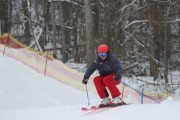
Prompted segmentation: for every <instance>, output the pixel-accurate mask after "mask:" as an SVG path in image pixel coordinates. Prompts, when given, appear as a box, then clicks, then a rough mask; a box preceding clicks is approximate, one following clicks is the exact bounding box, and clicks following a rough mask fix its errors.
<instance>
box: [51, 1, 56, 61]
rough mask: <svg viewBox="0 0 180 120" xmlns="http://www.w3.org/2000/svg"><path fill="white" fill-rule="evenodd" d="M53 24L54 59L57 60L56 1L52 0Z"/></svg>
mask: <svg viewBox="0 0 180 120" xmlns="http://www.w3.org/2000/svg"><path fill="white" fill-rule="evenodd" d="M51 23H52V32H53V35H52V41H53V57H54V58H57V47H56V22H55V5H54V0H51Z"/></svg>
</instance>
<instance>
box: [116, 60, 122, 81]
mask: <svg viewBox="0 0 180 120" xmlns="http://www.w3.org/2000/svg"><path fill="white" fill-rule="evenodd" d="M114 60H115V61H114V65H115V66H114V67H115V72H116V75H115V77H116V78H118V79H120V77H121V76H122V72H123V70H122V67H121V65H120V62H119V60H118V59H117V58H115V59H114Z"/></svg>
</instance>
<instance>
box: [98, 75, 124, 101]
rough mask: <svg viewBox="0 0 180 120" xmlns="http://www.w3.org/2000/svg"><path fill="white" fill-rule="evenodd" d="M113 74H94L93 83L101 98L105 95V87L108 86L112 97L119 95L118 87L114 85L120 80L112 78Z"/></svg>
mask: <svg viewBox="0 0 180 120" xmlns="http://www.w3.org/2000/svg"><path fill="white" fill-rule="evenodd" d="M114 76H115V74H109V75H107V76H96V77H95V78H94V85H95V87H96V90H97V92H98V95H99V96H100V98H101V99H103V98H105V97H107V94H106V92H105V91H106V88H108V90H109V92H110V93H111V96H112V98H115V97H118V96H120V95H121V93H120V91H119V89H118V88H117V87H116V85H118V84H119V83H120V82H121V79H120V80H119V81H115V80H113V77H114Z"/></svg>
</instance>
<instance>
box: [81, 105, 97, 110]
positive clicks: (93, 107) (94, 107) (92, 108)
mask: <svg viewBox="0 0 180 120" xmlns="http://www.w3.org/2000/svg"><path fill="white" fill-rule="evenodd" d="M98 109H99V107H97V106H91V108H86V107H83V108H82V109H81V110H82V111H89V110H98Z"/></svg>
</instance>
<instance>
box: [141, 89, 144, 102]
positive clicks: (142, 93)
mask: <svg viewBox="0 0 180 120" xmlns="http://www.w3.org/2000/svg"><path fill="white" fill-rule="evenodd" d="M143 102H144V87H142V89H141V104H143Z"/></svg>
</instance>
